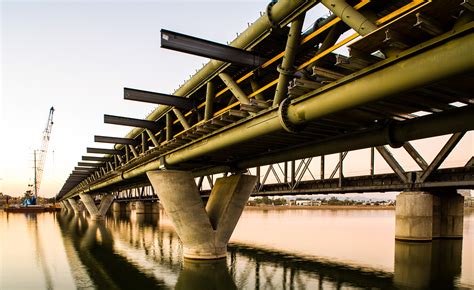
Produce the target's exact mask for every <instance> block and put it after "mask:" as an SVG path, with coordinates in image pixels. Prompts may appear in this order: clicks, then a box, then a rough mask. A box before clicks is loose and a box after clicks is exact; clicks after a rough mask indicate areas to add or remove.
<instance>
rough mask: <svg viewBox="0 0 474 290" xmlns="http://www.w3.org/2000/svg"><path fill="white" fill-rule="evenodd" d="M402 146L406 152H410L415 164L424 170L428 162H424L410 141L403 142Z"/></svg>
mask: <svg viewBox="0 0 474 290" xmlns="http://www.w3.org/2000/svg"><path fill="white" fill-rule="evenodd" d="M403 148H404V149H405V150H406V151H407V152H408V154H410V156H411V158H413V160H415V162H416V164H418V166H419V167H420V168H421V169H423V170H426V168H428V163H426V161H425V159H424V158H423V156H421V155H420V153H418V151H416V149H415V147H413V146H412V145H411V144H410V142H405V144H403Z"/></svg>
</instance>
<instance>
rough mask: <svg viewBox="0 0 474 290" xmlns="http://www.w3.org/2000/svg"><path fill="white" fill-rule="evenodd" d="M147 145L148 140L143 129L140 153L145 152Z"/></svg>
mask: <svg viewBox="0 0 474 290" xmlns="http://www.w3.org/2000/svg"><path fill="white" fill-rule="evenodd" d="M147 145H148V142H147V140H146V136H145V131H143V132H142V153H143V154H145V151H146V150H147V147H148V146H147Z"/></svg>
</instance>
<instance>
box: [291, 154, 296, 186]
mask: <svg viewBox="0 0 474 290" xmlns="http://www.w3.org/2000/svg"><path fill="white" fill-rule="evenodd" d="M290 178H291V180H290V183H291V186H292V187H293V186H294V185H295V184H296V161H295V160H291V172H290Z"/></svg>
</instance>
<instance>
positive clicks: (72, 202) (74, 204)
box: [68, 198, 81, 213]
mask: <svg viewBox="0 0 474 290" xmlns="http://www.w3.org/2000/svg"><path fill="white" fill-rule="evenodd" d="M68 201H69V204H70V205H71V207H72V210H73V211H74V213H80V212H81V208H80V207H79V205H78V204H77V201H76V200H75V199H73V198H70V199H68Z"/></svg>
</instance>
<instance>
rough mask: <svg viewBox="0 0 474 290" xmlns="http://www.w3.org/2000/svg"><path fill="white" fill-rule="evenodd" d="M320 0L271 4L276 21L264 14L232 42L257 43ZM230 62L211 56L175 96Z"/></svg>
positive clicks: (153, 117)
mask: <svg viewBox="0 0 474 290" xmlns="http://www.w3.org/2000/svg"><path fill="white" fill-rule="evenodd" d="M317 3H318V2H317V1H307V0H280V1H278V2H276V3H275V4H274V5H273V6H271V7H270V8H269V12H270V14H271V19H272V21H271V22H270V21H269V17H268V15H267V14H263V15H262V16H261V17H259V18H258V19H257V20H256V21H255V22H254V23H252V24H251V25H250V26H249V27H248V28H247V29H246V30H244V31H243V32H242V33H240V34H239V35H238V37H237V38H236V39H235V40H233V41H232V42H231V43H230V44H229V45H230V46H233V47H236V48H241V49H246V48H247V47H251V46H252V45H253V44H254V43H256V42H258V41H259V40H260V39H263V38H265V37H266V36H267V35H269V34H270V33H271V30H272V29H274V27H275V26H282V25H286V24H288V23H289V22H291V21H292V19H294V18H296V17H298V15H299V14H301V13H304V12H305V11H307V10H308V9H310V8H311V7H313V6H314V5H316V4H317ZM227 65H228V64H227V63H224V62H222V61H217V60H211V61H210V62H208V63H207V64H206V65H205V66H204V67H203V68H201V69H200V70H199V71H197V72H196V74H194V75H193V76H192V77H191V78H190V79H189V80H188V81H186V82H185V83H184V84H183V85H182V86H181V87H179V88H178V89H177V90H176V91H175V92H174V93H173V94H174V95H175V96H187V95H189V94H191V93H192V92H194V91H195V90H197V89H198V88H199V87H200V86H202V85H204V84H205V83H206V82H207V81H209V80H210V79H211V78H212V77H213V76H214V75H216V74H218V73H219V72H221V71H222V70H223V69H224V68H225V67H226V66H227ZM168 111H169V107H168V106H158V107H157V108H156V109H155V110H154V111H153V112H151V113H150V114H149V115H148V116H147V117H146V119H147V120H151V121H154V120H156V119H158V118H159V117H161V116H163V115H165V114H166V112H168ZM142 131H143V130H142V129H139V128H135V129H133V130H131V131H130V132H129V133H128V134H127V135H126V137H127V138H135V137H136V136H138V135H139V134H140V133H141V132H142Z"/></svg>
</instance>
